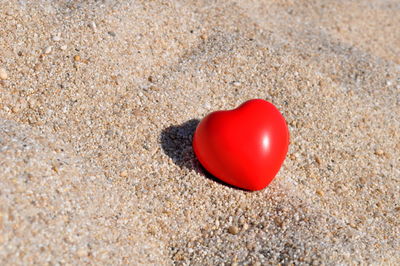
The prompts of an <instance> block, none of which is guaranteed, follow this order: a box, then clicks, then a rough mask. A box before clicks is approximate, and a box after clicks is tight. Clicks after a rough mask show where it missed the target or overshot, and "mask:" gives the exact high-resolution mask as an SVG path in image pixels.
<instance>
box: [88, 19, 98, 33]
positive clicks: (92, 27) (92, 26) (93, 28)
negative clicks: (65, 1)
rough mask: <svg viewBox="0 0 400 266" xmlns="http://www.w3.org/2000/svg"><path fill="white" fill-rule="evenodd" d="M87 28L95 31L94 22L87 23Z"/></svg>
mask: <svg viewBox="0 0 400 266" xmlns="http://www.w3.org/2000/svg"><path fill="white" fill-rule="evenodd" d="M89 27H90V28H91V29H92V30H93V31H96V29H97V25H96V22H94V21H92V22H90V23H89Z"/></svg>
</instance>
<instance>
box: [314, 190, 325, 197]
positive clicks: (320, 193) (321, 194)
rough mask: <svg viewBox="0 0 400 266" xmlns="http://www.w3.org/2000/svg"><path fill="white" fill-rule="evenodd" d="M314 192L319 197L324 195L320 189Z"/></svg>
mask: <svg viewBox="0 0 400 266" xmlns="http://www.w3.org/2000/svg"><path fill="white" fill-rule="evenodd" d="M315 193H317V195H318V196H321V197H323V196H324V192H323V191H322V190H317V191H315Z"/></svg>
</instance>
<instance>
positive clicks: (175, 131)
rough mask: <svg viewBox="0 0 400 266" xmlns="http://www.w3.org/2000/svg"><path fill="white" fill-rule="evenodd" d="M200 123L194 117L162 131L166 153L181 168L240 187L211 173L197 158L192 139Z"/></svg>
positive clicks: (162, 143) (163, 147)
mask: <svg viewBox="0 0 400 266" xmlns="http://www.w3.org/2000/svg"><path fill="white" fill-rule="evenodd" d="M199 123H200V121H199V120H198V119H192V120H189V121H187V122H185V123H183V124H181V125H177V126H170V127H167V128H165V129H164V130H163V131H162V132H161V147H162V149H163V151H164V153H165V154H166V155H167V156H168V157H170V158H171V159H172V161H173V162H174V163H175V164H176V165H178V166H179V167H180V168H187V169H189V170H195V171H196V172H197V173H200V174H202V175H203V176H205V177H207V178H209V179H211V180H213V181H215V182H217V183H219V184H222V185H224V186H228V187H231V188H236V189H240V188H237V187H234V186H231V185H229V184H227V183H225V182H222V181H221V180H219V179H218V178H216V177H215V176H213V175H212V174H210V173H209V172H208V171H207V170H206V169H204V167H203V166H202V165H201V164H200V162H199V161H198V160H197V158H196V156H195V154H194V152H193V147H192V139H193V135H194V132H195V130H196V127H197V125H198V124H199Z"/></svg>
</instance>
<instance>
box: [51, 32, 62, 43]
mask: <svg viewBox="0 0 400 266" xmlns="http://www.w3.org/2000/svg"><path fill="white" fill-rule="evenodd" d="M52 40H53V41H55V42H59V41H61V37H60V35H58V34H57V35H54V36H53V38H52Z"/></svg>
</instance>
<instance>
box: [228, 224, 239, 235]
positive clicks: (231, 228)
mask: <svg viewBox="0 0 400 266" xmlns="http://www.w3.org/2000/svg"><path fill="white" fill-rule="evenodd" d="M228 232H229V233H230V234H232V235H237V234H238V233H239V228H238V227H237V226H234V225H232V226H229V228H228Z"/></svg>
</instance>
